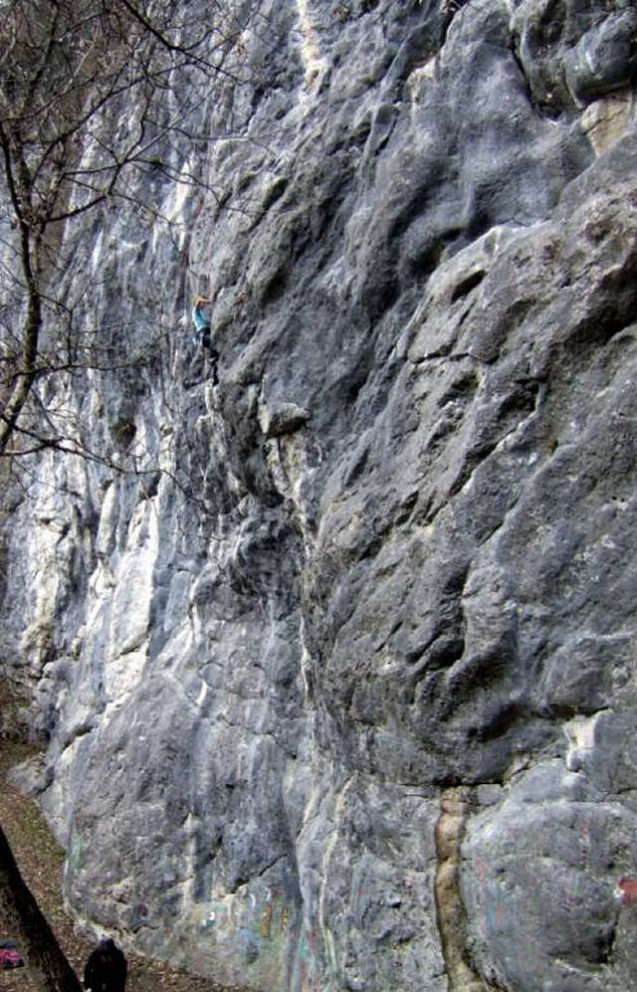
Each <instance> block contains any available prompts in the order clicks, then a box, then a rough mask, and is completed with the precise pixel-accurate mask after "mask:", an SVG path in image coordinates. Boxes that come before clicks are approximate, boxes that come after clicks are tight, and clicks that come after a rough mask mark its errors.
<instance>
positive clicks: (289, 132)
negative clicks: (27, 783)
mask: <svg viewBox="0 0 637 992" xmlns="http://www.w3.org/2000/svg"><path fill="white" fill-rule="evenodd" d="M252 7H253V8H254V9H253V10H252V15H253V16H252V19H251V22H250V28H249V29H246V31H245V32H244V34H243V36H242V37H241V38H240V39H238V41H237V45H238V46H239V47H238V49H237V51H238V52H240V55H241V59H240V61H241V64H242V65H243V66H244V67H245V68H246V69H247V70H248V72H247V76H248V77H249V82H248V83H245V84H241V85H239V84H237V82H236V80H233V79H232V78H220V79H219V81H218V84H217V85H216V87H214V88H210V89H209V90H206V89H204V88H203V87H202V91H201V92H199V93H197V94H193V99H192V101H191V102H192V110H191V111H190V112H189V113H190V114H191V117H188V118H187V120H185V121H184V134H183V143H182V144H180V143H179V142H177V143H175V142H173V144H172V147H171V149H170V150H166V154H167V155H172V156H174V159H175V164H176V165H178V166H179V167H183V166H184V164H187V165H188V167H189V168H192V170H193V174H196V176H197V177H198V182H197V183H196V184H194V185H193V186H191V187H188V188H187V187H184V186H178V187H175V185H174V184H171V183H170V182H168V181H167V180H166V179H165V178H161V176H159V177H155V178H154V179H153V177H150V178H146V179H144V180H140V181H144V182H151V183H155V185H154V186H153V187H152V192H153V195H154V196H155V197H156V201H157V206H158V215H159V216H161V217H162V218H164V219H167V220H168V221H169V222H170V223H169V224H168V225H167V224H166V223H164V222H163V221H162V222H160V220H159V217H158V219H157V221H156V222H155V223H152V224H151V223H150V222H149V221H148V219H147V218H146V219H144V218H141V219H140V218H139V217H137V216H136V215H135V213H134V212H130V213H122V212H121V211H119V212H115V213H112V214H110V213H105V214H104V215H103V216H102V217H101V218H100V219H99V223H96V224H95V226H94V228H93V229H92V230H87V231H84V232H82V235H81V236H80V237H78V238H77V240H76V241H73V242H71V243H70V244H68V245H67V247H68V248H69V249H70V252H71V258H72V261H70V263H69V268H68V276H67V283H68V287H67V292H68V294H69V299H70V300H72V299H75V298H77V299H78V300H79V299H83V298H84V296H85V294H86V286H87V283H88V284H90V285H91V286H92V287H93V288H92V291H91V296H90V307H89V306H87V309H86V318H85V319H86V321H87V322H90V321H95V322H96V325H95V326H97V327H98V328H99V329H100V333H103V334H104V335H107V336H108V335H110V336H113V337H116V336H118V335H120V336H121V335H127V336H128V340H129V342H130V345H129V347H130V352H131V354H135V353H136V350H139V351H140V352H141V353H144V354H145V355H146V357H148V351H149V348H152V350H153V353H156V361H155V360H154V361H152V362H148V361H145V362H144V364H143V365H142V366H140V368H138V369H132V370H128V372H124V373H122V372H112V373H109V374H106V373H98V372H96V371H91V372H87V373H86V375H85V376H84V377H83V379H82V381H77V382H75V383H70V384H68V386H67V390H68V391H67V393H66V394H65V396H64V397H63V398H64V402H66V403H68V404H71V405H72V406H73V408H74V410H75V411H76V412H77V413H78V414H79V415H80V416H81V417H82V418H83V419H84V421H85V422H86V425H87V427H86V430H87V438H88V439H89V440H90V444H91V446H92V448H94V449H95V450H100V451H105V450H106V451H108V453H109V457H110V458H111V459H112V458H116V459H117V458H119V459H120V460H121V464H122V466H124V467H125V468H126V469H127V471H126V472H119V473H118V472H116V471H113V470H112V468H110V467H109V466H108V465H105V464H102V463H95V462H91V461H82V460H76V461H69V460H66V461H65V460H63V459H60V458H58V457H55V456H53V455H51V456H50V458H49V459H48V460H45V461H42V463H41V464H40V466H39V469H38V473H37V476H36V478H35V479H34V481H33V485H32V491H31V494H30V496H29V498H28V499H24V500H16V502H15V504H12V506H11V507H10V509H11V511H12V512H11V514H10V516H9V518H8V523H7V526H6V527H5V541H6V556H7V558H6V560H7V572H6V574H7V583H6V590H5V596H4V605H3V621H2V632H3V638H2V639H3V643H2V652H3V662H4V666H5V669H6V672H7V673H8V674H9V676H10V677H11V678H13V679H14V680H20V681H21V682H23V683H24V684H26V685H28V686H30V688H31V691H32V695H33V707H32V721H33V725H34V727H35V728H38V729H39V730H40V731H41V732H43V733H45V734H46V735H47V737H48V739H49V745H48V753H47V758H46V762H45V766H44V768H43V769H42V770H41V773H40V775H39V778H38V781H37V788H38V789H39V792H40V800H41V802H42V805H43V807H44V809H45V810H46V812H47V814H48V816H49V817H50V820H51V822H52V823H53V824H54V826H55V829H56V832H57V834H58V836H59V837H60V839H61V840H62V842H63V843H64V844H65V846H66V849H67V852H68V858H67V866H66V874H65V891H66V896H67V899H68V901H69V904H70V906H71V907H72V909H73V911H74V912H75V913H76V914H77V915H78V917H79V918H80V919H82V920H84V921H87V922H90V923H93V924H95V925H99V926H101V927H103V928H105V929H107V930H109V931H111V932H116V933H118V934H120V936H121V938H122V939H123V940H124V942H125V943H126V942H128V943H129V944H130V945H131V946H133V945H135V946H137V947H139V948H141V949H143V950H145V951H147V952H148V953H151V954H157V955H159V956H165V957H169V958H171V959H172V960H174V961H176V962H178V963H181V964H184V965H186V966H188V967H191V968H193V969H195V970H199V971H202V972H204V973H210V974H212V975H215V976H216V977H218V978H219V979H221V980H228V981H241V982H243V983H245V984H247V985H250V986H252V987H254V988H255V989H257V990H266V989H267V990H269V992H270V990H274V989H277V990H278V989H280V990H290V992H310V990H312V992H318V990H324V992H327V990H341V989H352V990H355V989H365V990H379V992H385V990H390V989H392V990H393V989H400V990H401V992H411V990H414V992H415V990H416V989H418V990H421V989H423V988H425V989H427V990H429V992H442V990H447V989H449V990H451V992H469V990H471V992H473V990H476V992H477V990H485V989H487V988H489V989H493V988H496V989H501V990H510V992H537V990H538V989H540V988H543V989H549V988H554V989H560V990H571V989H572V990H573V992H582V990H591V992H592V990H600V992H601V990H602V989H604V990H616V992H620V990H623V989H625V988H627V987H629V986H630V984H631V982H633V981H634V980H635V974H634V972H635V965H634V954H633V953H632V952H633V949H634V939H635V938H634V925H635V923H634V920H633V919H631V917H630V914H629V912H628V911H621V910H620V909H619V907H618V905H617V903H616V902H615V900H614V891H615V887H616V884H617V880H618V878H619V877H620V876H621V875H630V874H631V873H634V872H635V870H637V867H636V865H635V840H636V830H637V821H636V819H635V812H634V797H635V789H636V788H637V771H636V764H635V760H634V757H633V751H634V736H635V720H636V719H637V710H636V705H637V698H636V688H637V684H636V682H635V671H634V659H635V648H634V640H635V611H634V590H635V582H636V568H635V550H634V549H635V542H634V537H633V534H634V530H635V508H636V503H635V471H636V468H635V467H636V465H637V460H636V457H635V456H636V454H637V452H636V451H635V437H636V435H635V423H636V422H637V410H636V409H635V402H636V401H635V389H634V375H635V368H636V351H635V331H636V329H637V237H636V235H637V180H636V178H635V177H636V176H637V168H636V167H637V141H636V136H635V124H634V120H635V114H634V100H635V75H636V72H637V63H636V54H635V52H636V48H635V38H636V37H637V14H636V13H635V11H634V9H633V7H632V5H630V4H629V3H623V2H621V0H613V2H610V3H607V2H601V0H600V2H595V0H589V2H575V0H522V2H508V3H507V2H505V0H468V2H465V3H462V2H452V0H446V2H444V3H442V4H437V3H434V2H433V0H409V2H407V0H400V2H396V0H346V2H342V3H341V2H337V0H296V2H292V0H268V2H264V3H262V4H259V5H256V6H255V5H254V4H253V5H252ZM257 7H258V9H257ZM249 8H250V5H249V4H245V5H244V9H242V10H241V11H239V15H240V16H242V17H246V18H247V16H248V13H249V12H250V11H249ZM255 13H256V15H257V16H256V17H255V16H254V15H255ZM202 16H204V13H203V12H202ZM246 23H247V22H246ZM195 291H204V292H206V293H208V294H209V295H210V296H211V297H213V298H214V305H213V309H212V323H213V327H214V331H215V335H216V341H217V346H218V348H219V350H220V352H221V360H220V366H219V378H220V381H219V384H218V385H217V386H215V385H214V382H213V378H212V375H211V368H210V363H209V361H208V360H207V359H206V357H205V356H204V355H203V354H202V353H200V352H197V351H196V349H195V348H194V347H193V345H192V343H191V341H190V331H189V329H188V327H187V326H186V325H187V316H186V317H184V314H187V311H188V307H189V296H190V294H191V293H192V292H195ZM74 294H75V295H74ZM131 464H133V467H135V466H136V467H137V468H138V469H139V470H140V471H141V474H140V475H135V474H130V472H129V471H128V469H130V467H131Z"/></svg>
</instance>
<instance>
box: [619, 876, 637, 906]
mask: <svg viewBox="0 0 637 992" xmlns="http://www.w3.org/2000/svg"><path fill="white" fill-rule="evenodd" d="M619 892H620V896H621V901H622V904H623V905H624V906H633V905H634V904H635V903H636V902H637V880H635V879H633V878H620V880H619Z"/></svg>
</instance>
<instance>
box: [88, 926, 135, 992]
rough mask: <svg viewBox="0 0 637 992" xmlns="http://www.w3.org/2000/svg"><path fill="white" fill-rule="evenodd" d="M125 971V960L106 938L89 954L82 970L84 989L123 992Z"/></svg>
mask: <svg viewBox="0 0 637 992" xmlns="http://www.w3.org/2000/svg"><path fill="white" fill-rule="evenodd" d="M127 970H128V966H127V964H126V958H125V957H124V955H123V953H122V952H121V951H120V949H119V947H117V946H116V944H115V942H114V941H113V940H111V938H110V937H108V938H107V939H106V940H102V941H101V942H100V943H99V944H98V945H97V947H96V948H95V950H94V951H92V952H91V954H89V958H88V961H87V962H86V968H85V969H84V987H85V988H86V989H91V990H92V992H124V986H125V985H126V972H127Z"/></svg>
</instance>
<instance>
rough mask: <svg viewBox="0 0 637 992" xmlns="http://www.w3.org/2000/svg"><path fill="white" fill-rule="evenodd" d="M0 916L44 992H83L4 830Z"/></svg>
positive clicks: (0, 857)
mask: <svg viewBox="0 0 637 992" xmlns="http://www.w3.org/2000/svg"><path fill="white" fill-rule="evenodd" d="M0 914H1V915H2V916H3V917H4V918H5V919H6V921H7V924H8V925H9V926H10V927H12V928H13V929H15V932H16V936H18V938H19V941H20V953H21V955H22V957H23V958H24V962H25V965H26V967H27V968H28V971H29V975H30V976H31V978H32V979H33V980H34V981H35V982H36V983H37V986H38V989H40V990H41V992H82V986H81V985H80V982H79V981H78V979H77V977H76V975H75V972H74V971H73V969H72V968H71V966H70V964H69V963H68V961H67V960H66V958H65V956H64V954H63V953H62V951H61V949H60V946H59V944H58V942H57V940H56V939H55V936H54V934H53V931H52V930H51V928H50V926H49V924H48V923H47V922H46V920H45V919H44V917H43V915H42V913H41V912H40V909H39V907H38V904H37V903H36V901H35V899H34V898H33V896H32V895H31V892H30V890H29V888H28V886H27V885H26V884H25V882H24V880H23V878H22V876H21V874H20V871H19V869H18V866H17V864H16V862H15V859H14V857H13V853H12V851H11V848H10V846H9V842H8V840H7V838H6V836H5V833H4V831H3V830H2V827H0Z"/></svg>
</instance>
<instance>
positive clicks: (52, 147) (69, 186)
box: [0, 0, 258, 456]
mask: <svg viewBox="0 0 637 992" xmlns="http://www.w3.org/2000/svg"><path fill="white" fill-rule="evenodd" d="M188 6H189V5H188V4H184V3H183V2H179V0H83V2H82V3H77V0H5V2H4V3H2V4H0V175H1V177H2V182H1V183H0V237H3V240H4V252H5V257H7V255H8V256H9V257H10V259H11V261H10V263H9V269H10V271H8V272H7V271H6V269H5V272H4V273H0V277H2V276H4V278H3V280H2V281H3V282H4V290H5V293H4V299H3V300H2V303H1V304H0V456H1V455H6V454H8V453H10V449H9V444H10V442H12V441H13V451H12V453H15V452H16V451H20V452H25V451H26V452H37V451H38V450H41V449H42V448H46V447H52V446H59V445H60V437H59V433H58V432H57V431H56V429H55V427H54V425H53V424H52V422H51V417H50V416H49V417H48V418H47V416H46V412H47V411H46V404H43V403H42V401H41V400H39V401H38V399H37V397H35V396H34V393H35V391H36V390H35V389H34V387H35V386H36V384H37V383H38V381H39V380H41V379H42V378H43V377H47V376H51V375H55V374H56V373H59V372H60V371H63V370H69V369H73V368H74V367H86V366H88V365H91V364H93V365H97V366H100V365H103V366H104V367H107V368H111V367H113V365H117V363H118V362H121V356H113V355H112V354H107V353H104V352H102V353H101V354H100V355H97V356H96V354H95V351H94V349H92V350H91V349H88V348H87V347H85V346H84V345H83V344H82V342H81V341H80V340H78V336H77V334H76V333H74V330H73V313H72V312H71V311H69V309H68V307H66V306H65V304H64V302H63V300H62V299H61V297H60V295H59V294H58V293H57V282H58V264H59V254H60V248H61V245H62V243H63V239H64V237H65V234H66V232H67V230H68V229H69V228H70V227H71V225H73V224H74V223H75V222H77V221H79V220H80V219H82V218H85V215H86V214H87V213H88V212H90V211H95V210H97V209H99V208H100V207H103V206H104V205H105V204H108V205H112V204H116V203H118V202H125V203H127V204H128V205H129V207H130V204H131V201H133V205H134V207H137V208H139V207H141V208H145V209H148V210H150V209H154V205H152V204H147V203H144V202H143V198H142V197H141V196H140V193H139V186H135V184H134V174H135V172H136V171H138V170H140V169H155V170H157V169H159V170H162V171H163V173H164V175H165V176H166V177H167V178H168V179H169V180H171V181H174V182H179V183H188V184H190V183H196V182H198V181H199V180H197V179H196V178H195V177H194V176H192V175H191V174H189V173H188V172H187V171H186V170H183V169H180V168H179V167H177V168H175V166H174V165H173V166H171V164H170V162H168V161H166V160H164V159H163V158H162V157H161V156H160V155H159V154H158V149H159V148H160V146H161V143H162V142H164V143H165V140H166V137H167V136H170V135H171V134H172V133H174V134H178V133H180V127H181V123H182V121H181V117H182V112H183V110H184V108H183V107H179V106H178V107H176V108H175V103H174V98H175V92H176V88H177V83H178V81H179V80H180V79H182V80H183V77H186V78H190V77H193V76H194V77H197V89H199V90H201V87H202V85H205V83H206V81H210V80H212V79H214V78H217V77H218V76H220V75H230V76H232V77H233V79H235V80H237V79H238V80H241V78H242V73H243V71H244V69H243V66H242V62H241V51H242V49H241V45H240V43H239V42H240V37H241V34H242V31H243V29H244V27H245V22H244V21H240V20H239V19H238V17H237V16H236V15H235V14H234V13H230V12H229V10H228V8H227V7H226V5H224V4H223V3H220V2H216V3H211V4H209V5H208V10H209V11H211V13H209V14H208V16H207V18H206V19H204V20H201V19H196V18H194V17H193V16H192V15H190V16H189V15H188V14H187V13H185V12H186V11H187V10H188ZM231 6H233V7H234V5H231ZM257 7H258V0H257V2H254V3H248V4H244V8H246V9H247V14H245V16H246V17H249V16H251V12H252V13H253V12H254V10H255V9H256V8H257ZM183 89H184V88H183V86H182V91H183ZM186 90H188V87H186ZM190 91H191V95H192V86H191V87H190ZM169 96H170V98H171V99H168V97H169ZM171 101H172V102H171ZM167 107H172V109H168V110H167V109H166V108H167ZM182 140H183V137H182ZM83 222H84V223H85V220H84V221H83ZM47 324H48V325H51V326H53V325H55V333H54V334H50V335H49V339H48V340H47V341H46V343H45V340H44V332H45V330H46V327H47ZM128 360H130V359H128ZM137 360H139V356H138V357H137ZM16 436H18V437H19V441H18V443H17V444H16ZM73 447H74V446H73V445H71V448H73Z"/></svg>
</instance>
